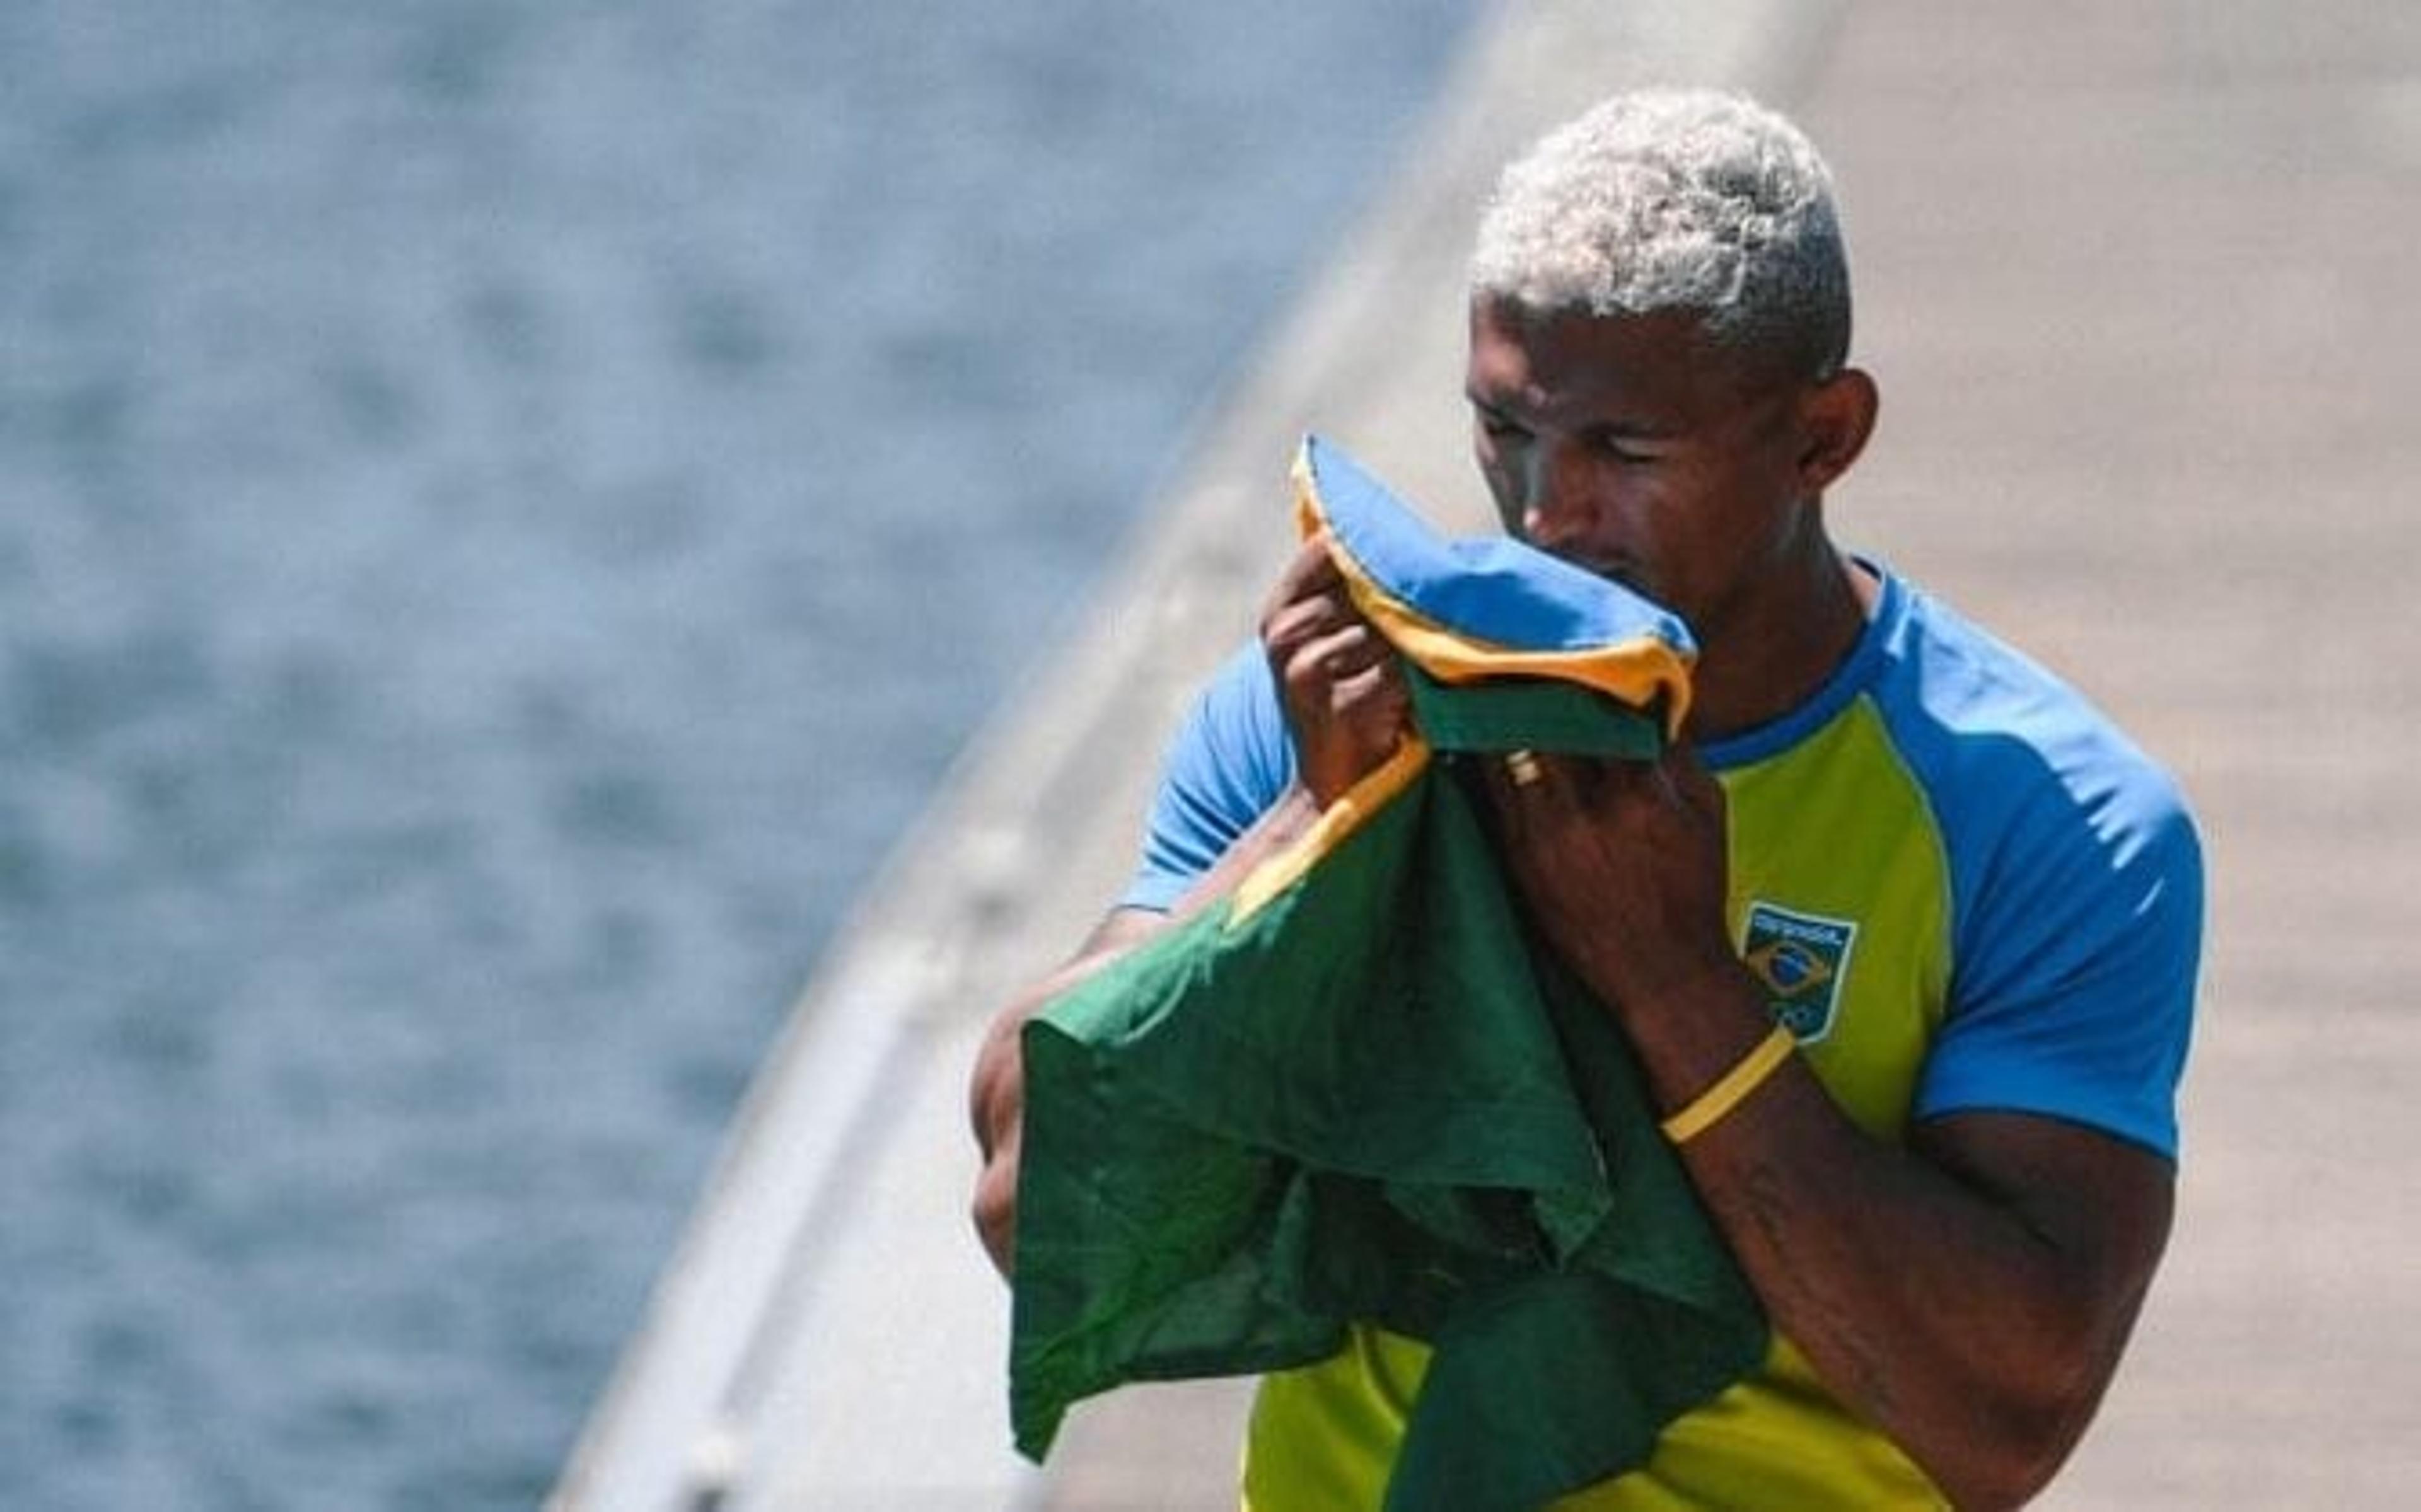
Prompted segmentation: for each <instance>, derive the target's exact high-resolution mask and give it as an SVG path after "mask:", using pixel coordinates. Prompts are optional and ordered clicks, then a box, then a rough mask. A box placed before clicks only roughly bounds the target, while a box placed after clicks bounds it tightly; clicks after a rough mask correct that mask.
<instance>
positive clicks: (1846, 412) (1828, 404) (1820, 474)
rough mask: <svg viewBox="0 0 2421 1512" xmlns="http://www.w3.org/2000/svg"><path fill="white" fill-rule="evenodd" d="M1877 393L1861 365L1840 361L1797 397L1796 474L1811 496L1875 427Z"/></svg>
mask: <svg viewBox="0 0 2421 1512" xmlns="http://www.w3.org/2000/svg"><path fill="white" fill-rule="evenodd" d="M1881 407H1882V395H1881V394H1880V393H1879V392H1878V391H1877V389H1876V388H1875V381H1874V380H1873V379H1872V378H1869V377H1867V373H1866V371H1865V370H1864V369H1863V368H1857V367H1844V368H1842V369H1841V370H1840V371H1839V372H1837V373H1835V374H1834V375H1833V376H1832V377H1830V378H1828V379H1826V380H1824V382H1820V383H1816V384H1813V385H1811V386H1810V387H1809V388H1808V390H1807V392H1806V394H1805V395H1804V397H1802V398H1801V400H1800V412H1799V417H1800V434H1801V435H1802V436H1803V437H1804V438H1805V440H1804V444H1803V445H1802V448H1801V451H1800V454H1799V479H1800V484H1801V487H1802V488H1804V490H1805V491H1806V492H1807V494H1808V496H1810V497H1811V498H1812V497H1814V496H1815V495H1817V494H1820V493H1821V492H1823V491H1824V490H1825V489H1826V488H1828V487H1830V486H1831V484H1832V483H1833V481H1834V480H1835V478H1837V477H1839V476H1840V475H1842V474H1844V473H1846V472H1848V471H1849V470H1850V465H1851V463H1853V462H1855V461H1856V460H1858V454H1859V453H1861V452H1863V451H1865V450H1866V449H1867V438H1868V437H1869V436H1872V435H1873V434H1874V433H1875V416H1876V414H1877V413H1878V412H1879V411H1880V409H1881Z"/></svg>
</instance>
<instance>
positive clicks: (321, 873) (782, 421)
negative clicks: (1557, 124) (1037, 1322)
mask: <svg viewBox="0 0 2421 1512" xmlns="http://www.w3.org/2000/svg"><path fill="white" fill-rule="evenodd" d="M1475 8H1476V0H1414V3H1410V4H1398V5H1389V6H1385V7H1379V6H1354V7H1321V6H1308V7H1306V6H1298V5H1294V4H1290V3H1288V0H1239V3H1230V4H1226V5H1222V6H1216V7H1211V6H1187V5H1179V4H1175V3H1148V4H1143V3H1117V0H1077V3H1060V4H1054V5H1051V6H1018V5H991V4H985V3H981V0H893V3H889V4H883V5H866V6H851V5H842V4H838V3H836V0H803V3H771V0H764V3H758V0H727V3H723V0H340V3H339V0H205V3H195V0H10V3H9V4H7V5H5V6H0V1506H7V1507H11V1508H16V1507H25V1508H45V1509H78V1508H108V1509H112V1512H117V1509H125V1508H185V1507H195V1508H209V1509H220V1508H228V1509H236V1508H255V1507H301V1506H309V1507H363V1508H445V1509H448V1512H461V1509H476V1508H487V1507H498V1508H501V1507H522V1506H529V1505H532V1504H535V1503H536V1502H537V1501H538V1500H539V1497H540V1496H541V1495H542V1494H543V1492H544V1489H545V1488H546V1487H547V1486H548V1485H549V1484H550V1482H551V1480H552V1478H553V1476H554V1473H555V1471H556V1468H557V1465H558V1463H559V1461H560V1459H561V1457H562V1456H563V1454H564V1452H565V1451H566V1450H567V1448H568V1447H569V1445H570V1440H571V1438H572V1436H573V1434H574V1432H575V1431H576V1429H577V1427H578V1426H579V1423H580V1421H581V1418H582V1416H583V1415H584V1413H585V1412H586V1411H587V1409H588V1407H589V1406H590V1404H591V1402H592V1401H593V1399H594V1398H595V1396H596V1395H597V1393H598V1391H599V1389H600V1388H601V1385H602V1383H603V1380H604V1378H605V1375H606V1372H607V1371H608V1369H609V1367H610V1365H611V1364H612V1361H613V1358H614V1355H615V1352H616V1350H617V1347H618V1345H619V1343H620V1341H621V1339H622V1337H623V1335H624V1333H626V1331H627V1330H628V1329H629V1328H630V1327H631V1326H632V1325H633V1323H634V1321H635V1320H636V1317H637V1315H638V1311H639V1308H640V1306H641V1304H642V1302H643V1300H644V1297H645V1293H646V1288H647V1286H648V1282H649V1281H650V1279H651V1278H652V1276H653V1274H654V1273H655V1270H656V1268H657V1267H658V1266H659V1265H660V1264H661V1263H662V1262H663V1260H664V1258H665V1256H666V1254H667V1251H668V1248H669V1246H670V1245H671V1243H672V1241H673V1239H674V1238H675V1237H676V1234H677V1232H678V1230H679V1224H680V1223H681V1220H682V1218H683V1217H684V1215H685V1213H686V1211H687V1208H688V1205H689V1203H690V1201H691V1200H692V1198H693V1197H694V1195H695V1189H696V1184H697V1182H698V1180H699V1178H700V1177H701V1176H702V1175H703V1173H704V1169H705V1165H706V1162H707V1161H708V1159H709V1158H710V1156H711V1151H712V1149H713V1146H714V1144H715V1141H716V1139H717V1138H718V1136H719V1134H720V1132H721V1130H722V1128H723V1126H724V1123H725V1120H726V1117H727V1115H729V1113H730V1112H731V1110H732V1108H733V1105H734V1103H735V1100H736V1099H737V1098H738V1096H739V1094H740V1092H741V1090H742V1087H743V1085H744V1084H745V1081H746V1079H747V1077H748V1075H749V1072H750V1070H751V1068H752V1065H753V1062H754V1060H755V1057H756V1056H757V1054H758V1052H759V1051H760V1050H761V1049H762V1048H763V1047H764V1046H765V1045H766V1044H767V1042H768V1041H769V1039H770V1037H771V1036H772V1035H773V1031H774V1029H775V1027H776V1026H777V1024H778V1022H779V1021H780V1019H781V1017H782V1015H783V1013H784V1012H785V1010H786V1009H787V1007H788V1006H789V1002H790V1000H791V997H792V994H793V993H794V991H795V990H796V989H797V988H798V987H799V986H800V984H801V982H802V981H803V979H804V976H805V975H806V974H807V972H808V970H809V968H810V966H811V964H812V962H813V959H814V958H815V955H816V953H817V951H818V948H819V947H820V944H821V943H822V942H823V940H824V938H825V937H826V935H827V934H828V932H829V931H830V930H831V929H832V928H833V927H834V926H835V923H836V919H837V917H838V916H839V914H840V912H841V911H842V910H843V909H844V907H845V906H846V904H847V902H848V900H849V898H850V896H851V892H852V890H853V889H854V888H855V887H856V886H857V885H858V883H859V882H860V881H862V880H863V879H864V878H865V877H866V876H867V872H868V870H869V869H870V867H871V866H872V865H874V864H875V863H876V862H877V861H878V859H879V858H880V856H881V854H882V851H883V850H884V849H885V848H886V846H887V845H888V844H889V843H890V842H891V841H892V839H893V838H894V837H895V836H896V835H897V834H898V832H899V831H900V830H901V829H902V827H903V826H904V825H905V824H906V822H907V821H908V820H909V819H910V818H912V817H913V816H914V812H915V811H916V810H917V808H918V806H919V805H920V803H921V802H922V801H923V800H924V798H925V797H926V795H927V794H928V792H929V789H930V787H931V786H932V784H933V783H934V781H935V779H936V778H937V777H938V775H939V774H940V773H941V772H942V771H943V770H944V768H945V764H946V763H947V762H948V761H949V760H950V758H951V756H952V755H953V753H954V752H955V751H956V749H957V748H958V747H959V746H960V745H961V742H962V741H963V740H965V739H966V738H967V737H968V736H969V734H970V733H971V732H972V731H973V730H974V728H975V727H976V724H977V722H978V720H979V719H980V718H981V716H982V715H983V714H984V713H985V712H986V710H987V709H988V708H989V707H990V706H991V704H992V702H993V701H994V700H995V699H996V698H998V697H999V696H1000V694H1002V692H1003V690H1004V687H1005V684H1006V682H1007V679H1008V678H1010V677H1011V676H1012V674H1014V673H1015V672H1016V671H1017V669H1018V668H1019V667H1020V666H1021V665H1022V664H1023V663H1024V662H1026V661H1027V660H1028V658H1029V656H1030V654H1031V653H1032V651H1033V650H1034V648H1035V647H1037V646H1038V645H1039V643H1040V642H1041V641H1042V640H1044V639H1046V638H1047V637H1048V635H1049V634H1050V633H1051V632H1052V631H1054V629H1055V628H1056V627H1058V626H1060V625H1061V624H1063V623H1064V622H1065V618H1064V616H1065V614H1066V611H1067V608H1068V606H1069V605H1070V603H1071V602H1073V601H1075V600H1079V599H1081V597H1082V596H1083V594H1084V593H1085V591H1086V587H1087V585H1088V583H1089V582H1090V581H1091V579H1092V577H1093V575H1094V574H1095V573H1096V572H1097V571H1098V570H1099V569H1100V568H1101V564H1102V562H1103V559H1104V553H1105V551H1106V550H1107V548H1108V547H1109V546H1110V545H1112V544H1113V543H1114V542H1115V540H1116V539H1117V537H1118V536H1119V534H1120V533H1121V532H1122V531H1124V530H1125V529H1126V528H1127V527H1128V526H1129V525H1130V524H1131V523H1132V518H1133V515H1134V513H1135V510H1136V508H1137V507H1138V506H1139V505H1140V504H1141V503H1142V502H1143V500H1144V498H1145V496H1146V494H1147V491H1148V489H1149V487H1150V485H1151V484H1152V482H1153V481H1154V479H1155V478H1156V477H1157V476H1158V475H1159V474H1160V472H1161V470H1162V469H1163V468H1164V466H1165V465H1166V463H1167V462H1168V460H1169V454H1170V451H1171V449H1172V447H1173V446H1174V445H1175V444H1177V443H1178V442H1179V439H1180V438H1181V436H1182V434H1183V432H1184V430H1185V428H1186V426H1187V424H1188V422H1189V420H1190V419H1192V418H1193V417H1195V415H1196V414H1197V413H1199V411H1200V409H1201V407H1202V406H1203V405H1204V404H1205V403H1206V402H1207V401H1208V400H1209V399H1210V398H1211V397H1212V396H1213V395H1214V394H1215V393H1216V391H1217V389H1218V386H1219V384H1220V382H1221V381H1222V379H1223V376H1224V375H1225V374H1226V372H1227V371H1228V370H1229V369H1230V368H1231V367H1232V366H1233V365H1234V364H1236V363H1237V362H1238V361H1240V360H1242V356H1243V355H1244V354H1245V353H1246V352H1247V351H1249V350H1250V348H1251V345H1252V342H1253V339H1254V337H1255V336H1256V335H1257V333H1258V332H1259V331H1261V329H1262V328H1263V327H1264V325H1265V324H1266V322H1267V321H1268V320H1270V319H1271V318H1272V316H1273V314H1274V313H1275V312H1276V311H1277V309H1278V308H1279V307H1280V306H1281V305H1282V304H1283V302H1284V300H1285V298H1286V296H1287V294H1288V293H1289V290H1290V288H1291V287H1292V286H1293V284H1294V283H1295V281H1296V280H1297V279H1299V278H1300V277H1301V276H1302V275H1303V274H1304V273H1305V272H1306V271H1307V270H1308V269H1309V268H1310V267H1311V266H1312V265H1313V264H1314V263H1315V262H1316V260H1317V258H1318V257H1319V256H1320V253H1321V252H1322V251H1323V250H1324V249H1325V248H1326V247H1327V245H1328V243H1329V241H1330V239H1331V238H1332V237H1333V236H1334V234H1335V232H1336V231H1338V230H1339V229H1340V228H1341V226H1343V225H1344V224H1345V222H1346V221H1347V219H1348V218H1349V217H1350V215H1351V212H1352V211H1353V210H1355V209H1356V208H1357V207H1358V206H1359V205H1361V204H1362V203H1363V202H1364V201H1365V199H1366V197H1367V195H1368V194H1369V193H1370V192H1371V191H1372V190H1373V189H1374V188H1375V182H1376V176H1377V175H1378V174H1379V172H1380V171H1381V170H1382V169H1384V168H1386V167H1388V166H1390V165H1391V164H1393V163H1394V161H1395V154H1396V152H1397V151H1398V149H1399V148H1402V147H1403V146H1404V145H1405V143H1406V135H1405V133H1406V131H1407V128H1408V127H1409V126H1410V125H1411V124H1412V123H1413V122H1414V119H1415V118H1416V117H1417V116H1418V114H1419V112H1420V110H1421V109H1422V108H1423V107H1424V106H1425V105H1426V103H1427V101H1428V100H1429V96H1430V94H1431V92H1432V90H1433V89H1434V87H1435V86H1436V85H1437V84H1438V83H1439V81H1440V79H1441V77H1442V72H1443V70H1444V68H1445V65H1446V64H1447V62H1448V61H1449V59H1450V57H1451V55H1452V54H1453V52H1454V49H1455V46H1456V44H1457V43H1458V42H1459V41H1460V39H1461V37H1462V35H1463V33H1464V31H1465V29H1466V27H1467V25H1468V24H1469V23H1470V22H1471V20H1472V15H1473V12H1474V10H1475ZM1284 460H1285V459H1283V458H1274V459H1273V485H1274V483H1275V481H1276V479H1277V478H1278V477H1279V476H1280V475H1282V471H1283V464H1284ZM1281 507H1282V505H1281V501H1279V500H1278V499H1276V498H1275V497H1273V516H1276V515H1277V512H1278V511H1279V510H1280V509H1281ZM948 1238H949V1239H956V1238H957V1236H948Z"/></svg>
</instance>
